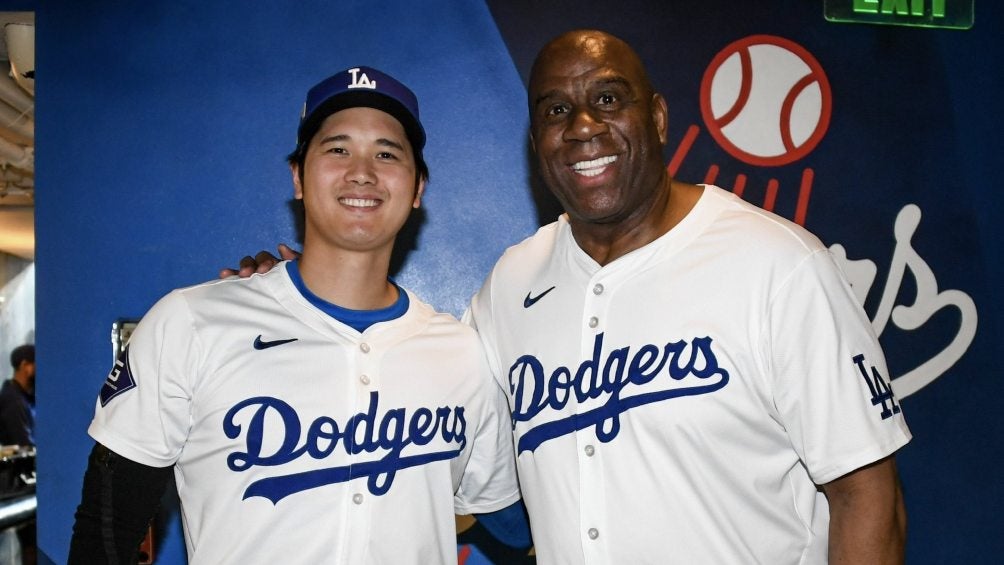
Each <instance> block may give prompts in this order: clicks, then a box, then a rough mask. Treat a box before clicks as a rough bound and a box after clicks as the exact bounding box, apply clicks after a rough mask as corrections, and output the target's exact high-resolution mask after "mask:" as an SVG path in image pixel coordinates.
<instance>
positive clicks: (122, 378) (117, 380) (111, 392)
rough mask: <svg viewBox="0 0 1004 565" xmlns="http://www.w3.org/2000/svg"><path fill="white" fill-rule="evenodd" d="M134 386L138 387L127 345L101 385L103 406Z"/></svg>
mask: <svg viewBox="0 0 1004 565" xmlns="http://www.w3.org/2000/svg"><path fill="white" fill-rule="evenodd" d="M133 388H136V379H134V378H133V376H132V371H130V370H129V347H128V346H126V348H125V350H124V351H123V352H122V354H121V355H119V358H118V359H117V360H116V361H115V366H114V367H112V372H111V373H108V378H107V379H105V384H103V385H102V386H101V394H100V397H101V406H105V405H107V404H108V403H109V402H110V401H111V399H113V398H115V397H116V396H118V395H120V394H122V393H123V392H125V391H127V390H129V389H133Z"/></svg>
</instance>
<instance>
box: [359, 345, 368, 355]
mask: <svg viewBox="0 0 1004 565" xmlns="http://www.w3.org/2000/svg"><path fill="white" fill-rule="evenodd" d="M359 351H362V352H363V353H369V352H370V344H368V343H360V344H359Z"/></svg>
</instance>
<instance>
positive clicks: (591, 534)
mask: <svg viewBox="0 0 1004 565" xmlns="http://www.w3.org/2000/svg"><path fill="white" fill-rule="evenodd" d="M586 535H588V536H589V539H596V538H598V537H600V531H599V530H597V529H596V528H589V531H588V532H586Z"/></svg>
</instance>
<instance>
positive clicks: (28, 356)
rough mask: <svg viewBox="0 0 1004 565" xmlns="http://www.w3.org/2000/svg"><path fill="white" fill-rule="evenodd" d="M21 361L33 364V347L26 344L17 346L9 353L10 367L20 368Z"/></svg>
mask: <svg viewBox="0 0 1004 565" xmlns="http://www.w3.org/2000/svg"><path fill="white" fill-rule="evenodd" d="M22 361H27V362H29V363H34V362H35V346H34V345H32V344H30V343H28V344H25V345H19V346H17V347H15V348H14V351H11V352H10V366H11V367H14V368H15V369H17V368H18V367H20V366H21V362H22Z"/></svg>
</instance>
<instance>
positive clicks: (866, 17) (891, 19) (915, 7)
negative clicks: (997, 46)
mask: <svg viewBox="0 0 1004 565" xmlns="http://www.w3.org/2000/svg"><path fill="white" fill-rule="evenodd" d="M974 1H975V0H823V6H824V8H823V9H824V14H825V16H826V19H827V20H829V21H831V22H855V23H864V24H888V25H899V26H916V27H940V28H951V29H969V28H971V27H973V2H974Z"/></svg>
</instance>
